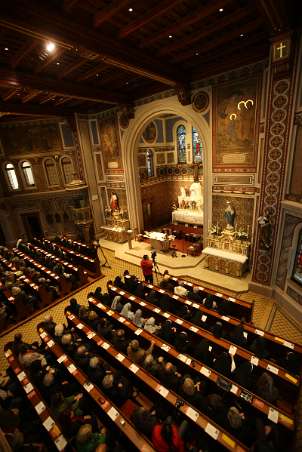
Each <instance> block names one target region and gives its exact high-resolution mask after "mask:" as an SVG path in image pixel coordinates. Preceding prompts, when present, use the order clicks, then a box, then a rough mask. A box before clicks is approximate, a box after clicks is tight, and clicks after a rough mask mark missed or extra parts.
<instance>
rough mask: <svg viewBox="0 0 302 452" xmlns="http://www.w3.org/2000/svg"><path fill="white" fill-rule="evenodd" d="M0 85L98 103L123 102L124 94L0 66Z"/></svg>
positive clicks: (124, 99)
mask: <svg viewBox="0 0 302 452" xmlns="http://www.w3.org/2000/svg"><path fill="white" fill-rule="evenodd" d="M0 85H2V86H7V87H13V88H15V89H16V88H19V87H26V88H29V89H33V90H41V91H49V92H51V93H53V94H54V95H56V94H57V95H59V96H70V97H73V98H75V99H83V100H91V101H93V102H100V103H109V104H116V103H119V102H121V103H124V102H127V101H128V100H129V99H127V97H126V96H122V95H119V94H114V95H113V94H111V93H110V92H109V90H105V89H100V88H94V87H93V88H92V87H90V86H87V85H84V84H81V83H77V82H69V81H65V80H60V81H58V80H57V79H53V78H49V77H42V76H41V75H35V74H28V73H25V72H20V71H13V70H11V69H7V68H5V67H0Z"/></svg>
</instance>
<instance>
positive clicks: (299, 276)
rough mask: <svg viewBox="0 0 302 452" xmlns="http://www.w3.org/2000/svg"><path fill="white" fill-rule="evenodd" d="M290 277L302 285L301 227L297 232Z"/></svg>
mask: <svg viewBox="0 0 302 452" xmlns="http://www.w3.org/2000/svg"><path fill="white" fill-rule="evenodd" d="M292 279H293V280H294V281H295V282H297V283H298V284H300V285H301V286H302V229H301V230H300V232H299V237H298V243H297V250H296V256H295V262H294V266H293V272H292Z"/></svg>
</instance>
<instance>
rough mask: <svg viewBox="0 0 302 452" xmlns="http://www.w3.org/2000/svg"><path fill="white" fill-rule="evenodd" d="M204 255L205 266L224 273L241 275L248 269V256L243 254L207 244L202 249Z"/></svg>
mask: <svg viewBox="0 0 302 452" xmlns="http://www.w3.org/2000/svg"><path fill="white" fill-rule="evenodd" d="M202 254H203V255H205V257H206V265H205V268H208V269H209V270H212V271H217V272H219V273H224V274H225V275H231V276H236V277H241V276H242V275H243V274H244V273H245V272H246V271H247V270H248V257H247V256H246V255H244V254H239V253H234V252H232V251H227V250H223V249H218V248H212V247H210V246H207V247H206V248H204V250H203V251H202Z"/></svg>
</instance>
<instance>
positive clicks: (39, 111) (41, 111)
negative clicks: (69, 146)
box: [0, 101, 74, 116]
mask: <svg viewBox="0 0 302 452" xmlns="http://www.w3.org/2000/svg"><path fill="white" fill-rule="evenodd" d="M0 112H3V113H6V112H9V113H16V114H25V115H38V116H41V115H46V116H65V115H68V114H73V113H74V110H71V109H65V108H64V109H59V108H55V107H52V106H43V105H34V104H14V103H11V102H1V101H0Z"/></svg>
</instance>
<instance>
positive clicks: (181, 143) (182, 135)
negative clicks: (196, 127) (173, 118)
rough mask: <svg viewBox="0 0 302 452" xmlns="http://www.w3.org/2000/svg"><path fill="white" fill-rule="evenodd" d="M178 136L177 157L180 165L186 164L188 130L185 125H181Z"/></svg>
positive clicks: (178, 128) (177, 132)
mask: <svg viewBox="0 0 302 452" xmlns="http://www.w3.org/2000/svg"><path fill="white" fill-rule="evenodd" d="M176 136H177V156H178V163H186V162H187V155H186V128H185V126H184V125H182V124H181V125H180V126H178V127H177V129H176Z"/></svg>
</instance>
